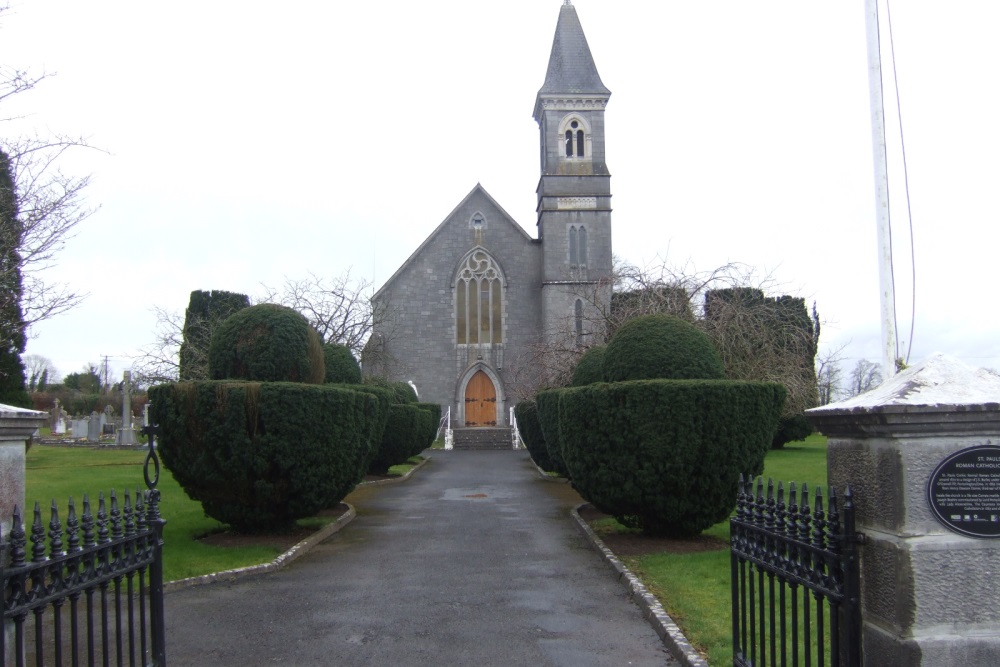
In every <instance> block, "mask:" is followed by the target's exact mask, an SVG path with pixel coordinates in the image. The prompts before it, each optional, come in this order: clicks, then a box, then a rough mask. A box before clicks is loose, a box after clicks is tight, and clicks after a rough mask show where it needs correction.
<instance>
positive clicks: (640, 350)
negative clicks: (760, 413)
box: [603, 315, 726, 382]
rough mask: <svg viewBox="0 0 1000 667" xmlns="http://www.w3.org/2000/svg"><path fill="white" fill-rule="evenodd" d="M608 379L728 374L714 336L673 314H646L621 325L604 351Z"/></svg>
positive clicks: (689, 377)
mask: <svg viewBox="0 0 1000 667" xmlns="http://www.w3.org/2000/svg"><path fill="white" fill-rule="evenodd" d="M603 369H604V380H605V381H607V382H619V381H622V380H651V379H656V378H660V379H673V380H694V379H719V380H721V379H722V378H724V377H726V369H725V367H724V366H723V365H722V359H721V357H719V353H718V352H717V351H716V350H715V346H714V345H713V344H712V340H711V339H710V338H709V337H708V336H706V335H705V334H704V333H702V332H701V331H699V330H698V329H697V327H695V326H694V325H693V324H691V323H690V322H686V321H684V320H682V319H681V318H679V317H676V316H673V315H643V316H641V317H636V318H635V319H633V320H629V321H628V322H626V323H625V324H623V325H622V326H620V327H619V328H618V330H617V331H616V332H615V334H614V336H612V337H611V340H610V341H608V345H607V350H606V351H605V353H604V365H603Z"/></svg>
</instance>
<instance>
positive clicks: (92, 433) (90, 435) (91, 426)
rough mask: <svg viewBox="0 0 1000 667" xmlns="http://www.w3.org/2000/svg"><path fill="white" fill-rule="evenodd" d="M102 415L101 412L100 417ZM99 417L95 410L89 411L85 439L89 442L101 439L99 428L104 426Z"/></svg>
mask: <svg viewBox="0 0 1000 667" xmlns="http://www.w3.org/2000/svg"><path fill="white" fill-rule="evenodd" d="M103 416H104V415H103V413H102V414H101V417H103ZM101 417H98V415H97V411H96V410H94V411H93V412H91V413H90V421H88V422H87V440H88V441H90V442H100V441H101V428H102V427H103V426H104V422H103V421H102V420H101Z"/></svg>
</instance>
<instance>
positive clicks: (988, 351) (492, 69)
mask: <svg viewBox="0 0 1000 667" xmlns="http://www.w3.org/2000/svg"><path fill="white" fill-rule="evenodd" d="M10 1H11V5H12V8H11V10H10V11H9V12H5V13H4V14H3V15H2V17H3V18H2V19H0V64H3V65H4V66H14V67H17V68H19V69H25V68H27V69H31V70H33V71H34V72H36V73H37V72H42V71H45V72H51V73H54V74H56V76H53V77H52V78H50V79H48V80H46V81H45V82H44V83H43V84H42V85H41V86H40V87H39V88H38V89H36V90H35V91H33V92H31V93H28V94H24V95H21V96H18V98H16V99H15V100H14V101H11V102H5V103H4V108H3V110H2V111H3V113H2V114H0V115H2V116H9V115H12V114H14V113H19V114H28V115H27V117H26V118H25V119H24V120H22V121H17V122H8V123H5V124H3V126H0V132H3V133H14V132H25V131H34V130H35V129H37V130H38V131H40V132H43V133H44V132H61V133H69V134H78V135H84V136H86V137H88V139H89V141H90V142H91V143H92V144H93V145H95V146H98V147H101V148H103V149H105V150H106V151H107V153H100V152H96V151H89V152H88V151H84V152H82V153H78V154H77V155H76V156H74V157H73V158H70V159H69V160H67V162H66V165H65V166H66V168H67V169H68V170H70V171H73V172H75V173H80V174H84V173H92V174H93V185H92V186H91V187H90V188H89V191H88V194H87V198H88V200H89V201H90V202H91V203H92V204H94V205H99V206H100V210H99V211H98V212H97V213H96V214H95V215H94V216H93V217H92V218H90V219H89V220H88V221H87V222H86V223H85V224H84V225H83V226H81V227H80V229H79V233H78V234H77V236H76V237H75V238H74V239H72V240H71V241H70V242H69V243H68V245H67V247H66V249H65V251H64V252H63V253H62V255H61V257H60V261H59V265H58V266H57V267H55V268H54V269H53V270H52V271H51V272H50V274H49V276H48V277H49V279H52V280H63V281H68V282H71V283H72V284H73V285H74V287H76V288H78V289H81V290H83V291H86V292H89V293H90V297H89V298H88V299H87V300H86V302H85V303H84V304H83V305H81V306H80V307H79V308H77V309H76V310H75V311H73V312H71V313H68V314H66V315H63V316H60V317H58V318H55V319H53V320H51V321H49V322H46V323H44V324H42V325H41V326H39V327H38V328H37V331H35V332H34V337H33V338H32V339H31V340H30V342H29V345H28V350H27V351H28V353H34V354H40V355H43V356H45V357H48V358H50V359H52V360H53V361H54V362H55V364H56V366H57V367H58V368H59V370H60V371H61V372H62V373H64V374H65V373H69V372H74V371H77V370H80V368H81V367H82V366H83V365H84V364H86V363H87V362H99V360H100V359H101V358H102V357H103V356H104V355H108V356H110V357H111V358H112V362H111V363H112V366H113V367H114V368H115V369H116V371H117V372H118V374H120V371H121V370H122V369H124V368H126V367H127V366H128V364H129V361H128V357H129V355H132V354H135V352H136V351H137V349H138V348H140V347H142V346H144V345H146V344H148V343H149V342H151V341H152V339H153V337H154V328H155V317H154V315H153V313H152V311H151V308H152V307H153V306H154V305H156V306H161V307H164V308H167V309H169V310H175V311H183V309H184V308H185V306H186V305H187V301H188V296H189V293H190V292H191V291H192V290H195V289H225V290H230V291H236V292H244V293H248V294H251V295H258V294H260V293H261V292H262V290H261V287H260V285H261V283H265V284H268V285H272V286H277V285H279V284H280V283H281V282H282V280H283V277H285V276H288V277H292V278H297V277H304V276H305V275H306V273H307V272H308V271H312V272H315V273H317V274H321V275H339V274H341V273H343V272H344V271H345V270H347V269H348V268H351V270H352V272H353V273H354V274H355V275H357V276H361V277H364V278H366V279H368V280H371V281H373V282H374V284H375V286H376V287H378V286H380V285H381V284H382V283H383V282H384V281H385V280H386V279H387V278H388V277H389V276H390V275H391V274H392V273H393V271H395V269H396V268H397V267H398V266H399V265H400V264H401V263H402V262H403V261H404V260H405V259H406V258H407V257H408V256H409V255H410V253H411V252H412V251H413V250H414V249H415V248H416V247H417V246H418V245H419V244H420V242H421V241H422V240H423V239H424V238H425V237H426V236H427V235H428V234H429V233H430V232H431V231H432V230H433V229H434V228H435V227H436V226H437V225H438V224H439V223H440V222H441V220H443V219H444V217H445V216H446V215H447V214H448V213H449V212H450V211H451V210H452V209H453V208H454V207H455V205H457V204H458V202H459V201H460V200H461V199H462V198H463V197H464V196H465V195H466V194H467V193H468V192H469V190H471V189H472V188H473V186H475V184H476V183H477V182H481V183H482V184H483V186H484V187H485V188H486V189H487V191H489V192H490V194H492V195H493V197H494V198H495V199H496V200H497V201H498V202H499V203H500V204H501V205H502V206H504V207H505V208H506V210H507V211H508V212H509V213H510V214H511V215H512V216H513V217H514V219H515V220H517V221H518V222H519V223H520V224H521V225H522V226H523V227H524V228H525V230H526V231H528V233H530V234H531V235H532V236H535V235H536V230H535V203H536V200H535V186H536V185H537V181H538V175H539V166H538V165H539V159H538V129H537V125H536V124H535V122H534V120H533V119H532V118H531V111H532V108H533V105H534V101H535V94H536V92H537V91H538V88H539V87H540V86H541V84H542V81H543V79H544V75H545V69H546V64H547V61H548V55H549V50H550V48H551V44H552V35H553V32H554V30H555V25H556V20H557V17H558V14H559V6H560V5H561V4H562V0H505V1H504V2H486V1H484V0H425V1H424V2H413V1H405V2H404V1H402V0H398V1H397V0H382V1H380V2H341V1H338V0H334V1H330V2H322V3H321V2H295V1H289V2H284V3H273V2H268V3H264V2H247V1H241V2H224V1H221V0H215V1H213V2H205V1H204V0H201V1H191V0H178V1H175V2H172V3H169V4H160V5H153V4H150V3H139V2H134V1H128V2H126V1H124V0H119V1H111V0H91V1H89V2H80V1H79V0H10ZM574 4H575V5H576V7H577V11H578V13H579V16H580V19H581V21H582V23H583V27H584V30H585V32H586V34H587V38H588V40H589V43H590V47H591V50H592V52H593V54H594V58H595V61H596V63H597V67H598V70H599V71H600V74H601V77H602V79H603V80H604V83H605V84H606V85H607V86H608V88H610V89H611V91H612V97H611V101H610V103H609V105H608V109H607V115H606V118H607V162H608V165H609V168H610V170H611V174H612V181H611V183H612V192H613V195H614V199H613V206H614V214H613V225H614V251H615V254H616V255H618V256H620V257H621V258H622V259H624V260H627V261H630V262H633V263H637V264H650V263H656V262H660V261H664V260H665V261H666V262H668V263H672V264H690V265H691V266H693V267H695V268H697V269H698V270H708V269H711V268H714V267H716V266H719V265H721V264H724V263H726V262H743V263H746V264H748V265H752V266H754V267H757V268H758V269H759V271H760V272H761V273H771V274H773V275H774V276H775V278H776V279H777V280H778V281H779V282H780V283H782V284H783V286H784V289H783V290H782V291H783V292H787V293H792V294H797V295H799V296H803V297H805V298H807V299H808V300H809V301H810V302H811V301H813V300H815V301H816V302H817V307H818V309H819V312H820V315H821V316H822V318H823V319H824V320H825V324H824V327H823V334H822V341H821V347H831V346H834V347H835V346H839V345H843V344H846V345H848V347H847V350H846V356H847V357H848V359H847V361H846V362H845V366H848V367H849V366H852V365H853V363H854V361H855V360H856V359H858V358H862V357H867V358H868V359H870V360H873V361H878V360H880V354H881V353H880V347H879V335H880V334H879V305H878V293H879V288H878V275H877V268H876V245H875V204H874V186H873V167H872V148H871V145H872V141H871V121H870V106H869V97H868V74H867V53H866V46H865V21H864V2H863V1H862V0H851V1H844V0H836V1H832V0H830V1H826V2H802V1H801V0H771V1H766V2H754V3H750V2H746V1H745V0H716V1H707V0H705V1H701V2H675V1H671V0H658V1H656V2H653V1H645V0H643V1H638V0H616V1H615V2H610V1H609V0H604V1H601V0H576V1H575V2H574ZM883 9H884V8H883ZM891 9H892V21H893V29H894V38H895V55H896V61H895V62H896V68H897V73H898V80H899V95H900V98H901V101H902V118H903V130H904V132H905V147H906V157H907V160H908V163H909V190H910V195H911V202H912V215H913V227H914V235H913V236H914V240H915V256H916V326H915V334H914V336H913V352H912V356H911V362H916V361H920V360H922V359H924V358H926V357H927V356H928V355H929V354H930V353H932V352H935V351H941V352H947V353H950V354H953V355H955V356H957V357H959V358H960V359H962V360H964V361H966V362H967V363H969V364H971V365H974V366H988V367H993V368H1000V338H998V332H1000V309H998V308H997V307H996V301H995V296H994V295H995V287H996V284H997V278H996V271H997V268H996V267H997V248H998V241H1000V224H998V223H1000V214H998V209H997V206H996V192H997V189H998V188H997V184H998V183H1000V162H998V160H997V156H998V155H1000V130H998V126H1000V124H998V119H1000V101H998V86H997V76H998V75H997V65H998V64H1000V40H997V39H996V29H997V26H998V25H1000V3H997V2H995V1H994V0H952V1H951V2H948V3H942V2H940V1H935V2H931V1H930V0H907V1H906V2H897V3H895V4H894V5H892V7H891ZM883 18H884V17H883ZM883 45H884V48H885V49H888V30H887V26H886V25H884V24H883ZM887 55H888V54H886V57H887ZM890 65H891V62H890V61H889V60H888V58H887V60H886V63H885V66H886V71H885V77H886V80H887V95H888V96H890V97H888V98H887V100H886V109H887V111H886V115H887V117H888V119H889V121H890V125H889V132H890V134H889V138H888V141H889V144H890V163H889V169H890V172H891V173H892V179H891V183H890V192H891V195H892V212H893V229H894V231H893V234H894V237H893V243H894V247H895V250H896V277H897V284H896V292H897V297H898V299H899V305H898V314H899V328H900V333H899V336H900V339H901V342H902V344H903V345H904V352H905V344H906V343H908V342H909V341H910V333H909V332H910V321H911V314H912V309H911V306H910V301H911V295H912V293H913V289H912V280H911V277H910V273H911V264H910V259H909V255H910V250H909V241H910V236H909V232H908V231H907V224H908V223H907V216H906V208H905V198H904V197H903V194H904V188H903V181H902V173H903V172H902V164H901V161H900V159H899V157H900V155H899V149H898V146H899V133H898V129H897V128H895V127H894V124H895V121H894V119H895V106H894V104H893V102H894V99H893V98H892V97H891V95H893V94H894V92H893V89H892V86H891V81H892V72H891V70H890V69H889V67H890Z"/></svg>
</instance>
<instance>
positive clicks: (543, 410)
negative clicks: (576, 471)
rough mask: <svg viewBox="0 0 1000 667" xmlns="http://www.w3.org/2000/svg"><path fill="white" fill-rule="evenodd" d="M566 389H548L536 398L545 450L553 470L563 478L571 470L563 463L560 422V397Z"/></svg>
mask: <svg viewBox="0 0 1000 667" xmlns="http://www.w3.org/2000/svg"><path fill="white" fill-rule="evenodd" d="M563 391H565V390H564V389H546V390H545V391H540V392H538V395H537V396H535V405H536V406H537V407H538V424H539V426H541V429H542V437H543V438H544V441H545V450H546V452H548V456H549V463H550V464H551V466H552V467H551V470H552V471H553V472H557V473H559V474H560V475H562V476H563V477H569V476H570V474H569V470H567V468H566V463H565V462H564V461H563V454H562V433H561V431H560V421H559V396H560V394H561V393H562V392H563Z"/></svg>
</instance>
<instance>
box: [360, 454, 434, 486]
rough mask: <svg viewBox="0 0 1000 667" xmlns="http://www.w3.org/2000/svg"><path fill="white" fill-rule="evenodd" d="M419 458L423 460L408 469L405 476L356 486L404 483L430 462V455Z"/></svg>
mask: <svg viewBox="0 0 1000 667" xmlns="http://www.w3.org/2000/svg"><path fill="white" fill-rule="evenodd" d="M421 456H423V457H424V460H423V461H421V462H420V463H418V464H417V465H415V466H413V467H412V468H410V469H409V470H408V471H407V472H406V474H405V475H400V476H399V477H393V478H391V479H377V480H375V481H374V482H361V483H360V484H358V486H359V487H369V486H385V485H387V484H399V483H400V482H405V481H406V480H408V479H410V475H412V474H413V473H415V472H416V471H418V470H420V469H421V468H423V467H424V465H426V463H427V462H428V461H430V460H431V455H430V454H427V455H424V454H421Z"/></svg>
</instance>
